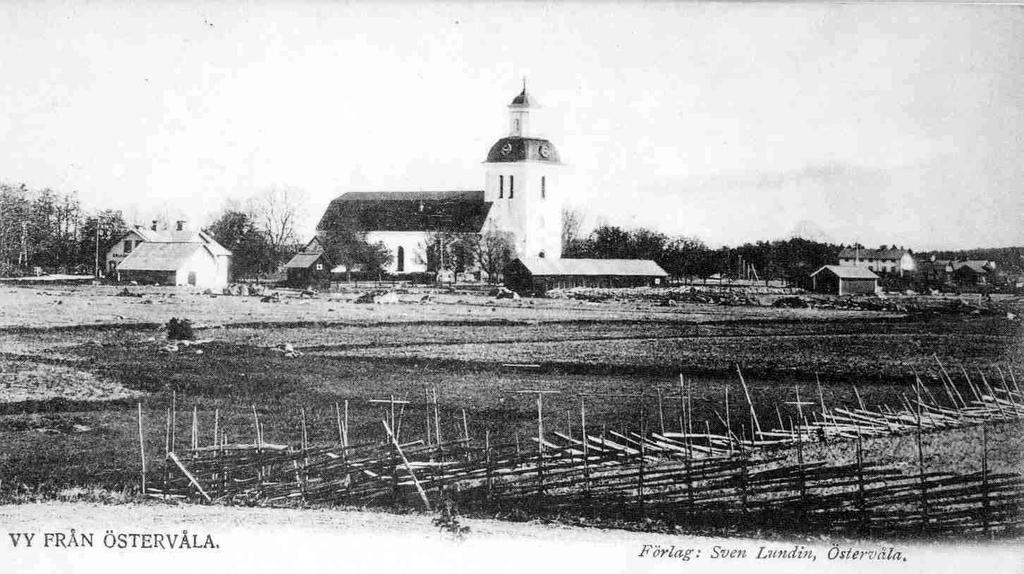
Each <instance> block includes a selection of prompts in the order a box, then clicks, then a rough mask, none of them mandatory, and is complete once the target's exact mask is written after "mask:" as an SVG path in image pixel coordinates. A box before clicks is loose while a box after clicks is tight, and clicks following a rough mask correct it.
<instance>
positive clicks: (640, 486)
mask: <svg viewBox="0 0 1024 574" xmlns="http://www.w3.org/2000/svg"><path fill="white" fill-rule="evenodd" d="M646 442H647V441H646V440H644V400H643V397H641V398H640V449H639V453H640V468H639V472H638V474H637V496H638V499H639V503H640V518H641V519H643V518H644V514H645V512H646V509H645V508H644V458H646V457H645V456H644V455H645V452H644V443H646Z"/></svg>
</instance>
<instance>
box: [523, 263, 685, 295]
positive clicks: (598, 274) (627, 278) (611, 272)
mask: <svg viewBox="0 0 1024 574" xmlns="http://www.w3.org/2000/svg"><path fill="white" fill-rule="evenodd" d="M504 275H505V286H506V287H508V288H509V289H511V290H513V291H515V292H516V293H520V294H538V295H540V294H544V293H546V292H547V291H549V290H551V289H572V288H573V287H647V286H656V285H664V284H665V281H666V280H667V279H668V273H666V272H665V270H664V269H662V268H661V266H659V265H658V264H657V263H655V262H654V261H650V260H648V259H549V258H543V257H531V258H522V259H516V260H514V261H512V262H511V263H509V264H508V266H507V267H505V273H504Z"/></svg>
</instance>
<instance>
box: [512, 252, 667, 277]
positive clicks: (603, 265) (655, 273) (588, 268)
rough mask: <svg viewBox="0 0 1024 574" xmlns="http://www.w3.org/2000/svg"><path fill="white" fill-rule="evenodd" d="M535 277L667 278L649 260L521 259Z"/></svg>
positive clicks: (661, 270) (663, 272)
mask: <svg viewBox="0 0 1024 574" xmlns="http://www.w3.org/2000/svg"><path fill="white" fill-rule="evenodd" d="M519 262H520V263H522V264H523V266H524V267H526V269H527V270H528V271H529V272H530V273H532V274H533V275H535V276H536V275H602V276H605V275H622V276H645V277H667V276H668V273H666V272H665V270H664V269H662V268H661V267H660V266H659V265H658V264H657V263H655V262H654V261H651V260H649V259H549V258H546V257H524V258H522V259H519Z"/></svg>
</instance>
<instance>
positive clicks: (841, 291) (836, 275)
mask: <svg viewBox="0 0 1024 574" xmlns="http://www.w3.org/2000/svg"><path fill="white" fill-rule="evenodd" d="M811 288H812V289H813V290H815V291H820V292H822V293H834V294H836V295H871V294H874V293H875V292H876V291H878V275H875V274H874V272H873V271H871V270H870V269H866V268H864V267H848V266H845V265H825V266H823V267H822V268H821V269H818V270H817V271H815V272H814V273H811Z"/></svg>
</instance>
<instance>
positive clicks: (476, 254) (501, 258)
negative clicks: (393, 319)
mask: <svg viewBox="0 0 1024 574" xmlns="http://www.w3.org/2000/svg"><path fill="white" fill-rule="evenodd" d="M320 239H321V242H322V244H323V247H324V251H325V252H326V253H327V254H328V257H329V258H330V260H331V262H332V263H334V264H335V265H343V266H345V267H346V268H347V269H349V270H351V269H359V270H360V271H362V272H363V273H368V274H371V275H376V274H379V273H382V272H383V270H384V269H385V268H386V267H388V266H390V265H391V264H392V263H393V262H394V258H395V254H394V253H391V251H390V250H389V249H388V248H387V247H386V246H385V245H384V244H383V243H379V242H378V243H370V242H368V241H367V240H366V235H365V233H359V232H353V231H349V230H345V229H332V230H327V231H326V232H324V233H323V234H321V236H320ZM421 247H422V253H423V255H419V254H417V255H416V257H417V258H416V259H414V260H413V261H414V262H415V263H417V264H420V265H425V266H426V268H427V270H428V272H430V273H437V272H439V271H442V272H446V273H450V274H453V275H454V276H456V277H457V276H458V275H460V274H463V273H467V272H470V271H471V270H480V271H483V272H484V273H486V274H487V276H488V277H490V278H491V279H494V278H496V277H498V275H499V274H500V273H501V271H502V270H503V269H504V268H505V265H506V264H507V263H508V262H509V261H511V260H512V258H513V256H514V250H513V242H512V236H511V235H510V234H508V233H506V232H501V231H498V230H496V229H494V228H493V227H489V228H487V229H485V230H484V231H483V232H482V233H452V232H446V231H436V232H430V233H427V234H426V237H425V239H424V244H423V245H422V246H421Z"/></svg>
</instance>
